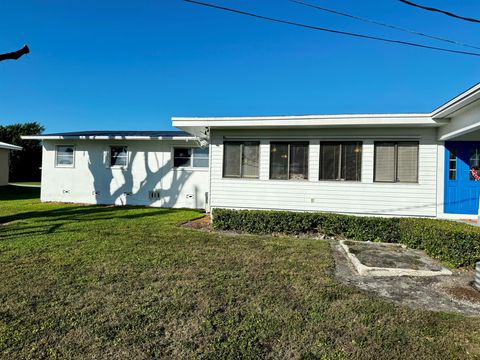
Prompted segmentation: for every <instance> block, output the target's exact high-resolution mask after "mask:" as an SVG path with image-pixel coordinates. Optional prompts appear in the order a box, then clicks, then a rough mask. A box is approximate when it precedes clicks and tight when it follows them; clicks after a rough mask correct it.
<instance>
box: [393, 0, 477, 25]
mask: <svg viewBox="0 0 480 360" xmlns="http://www.w3.org/2000/svg"><path fill="white" fill-rule="evenodd" d="M398 1H400V2H402V3H404V4H407V5H410V6H414V7H418V8H420V9H423V10H427V11H433V12H439V13H441V14H445V15H448V16H451V17H454V18H457V19H460V20H465V21H470V22H474V23H480V20H478V19H474V18H469V17H464V16H460V15H456V14H454V13H451V12H449V11H445V10H441V9H437V8H433V7H428V6H424V5H419V4H415V3H413V2H411V1H407V0H398Z"/></svg>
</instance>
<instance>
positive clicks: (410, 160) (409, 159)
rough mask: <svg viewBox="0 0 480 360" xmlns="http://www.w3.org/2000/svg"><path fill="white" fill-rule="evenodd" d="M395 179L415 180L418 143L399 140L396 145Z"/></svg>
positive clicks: (400, 180)
mask: <svg viewBox="0 0 480 360" xmlns="http://www.w3.org/2000/svg"><path fill="white" fill-rule="evenodd" d="M397 162H398V163H397V181H398V182H417V179H418V143H416V142H399V143H398V145H397Z"/></svg>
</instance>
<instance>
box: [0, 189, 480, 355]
mask: <svg viewBox="0 0 480 360" xmlns="http://www.w3.org/2000/svg"><path fill="white" fill-rule="evenodd" d="M37 198H38V189H35V188H16V187H3V188H0V223H4V225H3V226H1V227H0V270H1V277H0V356H2V357H3V358H5V359H20V358H32V359H38V358H79V359H90V358H97V359H147V358H148V359H151V358H180V359H185V358H275V359H278V358H288V359H290V358H304V359H316V358H323V359H343V358H345V359H369V358H370V359H449V358H451V359H462V358H475V357H477V358H480V326H479V325H478V323H479V321H478V319H472V318H464V317H462V316H457V315H451V314H441V313H434V312H429V311H415V310H411V309H408V308H406V307H401V306H397V305H394V304H391V303H389V302H386V301H383V300H380V299H378V298H376V297H373V296H370V295H368V294H366V293H363V292H361V291H359V290H356V289H354V288H351V287H347V286H344V285H341V284H339V283H337V282H336V281H335V279H334V278H333V277H332V267H333V259H332V257H331V254H330V248H329V245H328V243H326V242H322V241H319V240H313V239H311V240H307V239H296V238H279V237H266V236H245V235H242V236H240V235H225V234H210V233H206V232H201V231H196V230H191V229H186V228H181V227H178V226H177V225H178V224H179V223H181V222H184V221H187V220H189V219H192V218H195V217H198V216H199V215H200V213H199V212H196V211H191V210H179V211H175V210H167V209H151V208H150V209H148V208H133V207H125V208H114V207H101V206H79V205H63V204H41V203H40V202H39V201H38V200H37Z"/></svg>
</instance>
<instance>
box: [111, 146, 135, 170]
mask: <svg viewBox="0 0 480 360" xmlns="http://www.w3.org/2000/svg"><path fill="white" fill-rule="evenodd" d="M112 148H126V149H127V151H126V153H127V156H126V158H127V161H126V164H125V165H112ZM129 163H130V152H129V151H128V145H110V146H109V147H108V165H109V167H110V168H112V169H126V168H128V164H129Z"/></svg>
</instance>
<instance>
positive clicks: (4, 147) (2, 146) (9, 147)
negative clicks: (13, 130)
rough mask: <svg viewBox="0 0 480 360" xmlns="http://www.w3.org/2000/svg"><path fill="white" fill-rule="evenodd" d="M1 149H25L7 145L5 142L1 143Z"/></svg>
mask: <svg viewBox="0 0 480 360" xmlns="http://www.w3.org/2000/svg"><path fill="white" fill-rule="evenodd" d="M0 149H4V150H22V149H23V148H22V147H21V146H17V145H12V144H7V143H4V142H0Z"/></svg>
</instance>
